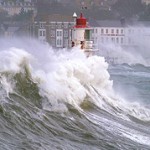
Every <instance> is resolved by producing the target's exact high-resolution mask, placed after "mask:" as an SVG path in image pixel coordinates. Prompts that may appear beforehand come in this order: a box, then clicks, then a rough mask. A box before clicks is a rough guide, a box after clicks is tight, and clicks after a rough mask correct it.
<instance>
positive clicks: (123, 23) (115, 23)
mask: <svg viewBox="0 0 150 150" xmlns="http://www.w3.org/2000/svg"><path fill="white" fill-rule="evenodd" d="M89 25H90V26H93V27H120V28H121V27H130V26H134V27H150V21H137V20H124V19H123V20H98V21H96V20H93V19H89Z"/></svg>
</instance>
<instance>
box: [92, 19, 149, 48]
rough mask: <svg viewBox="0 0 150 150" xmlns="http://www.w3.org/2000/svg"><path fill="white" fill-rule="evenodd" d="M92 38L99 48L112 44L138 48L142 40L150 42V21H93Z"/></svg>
mask: <svg viewBox="0 0 150 150" xmlns="http://www.w3.org/2000/svg"><path fill="white" fill-rule="evenodd" d="M90 25H91V26H93V34H92V38H93V40H94V43H95V45H96V46H97V47H100V46H101V45H103V44H104V45H105V44H108V43H112V44H114V45H118V46H138V44H139V42H140V39H141V40H142V39H144V40H145V41H146V40H150V21H145V22H142V21H130V22H126V21H125V20H124V19H121V20H101V21H95V22H94V21H91V22H90Z"/></svg>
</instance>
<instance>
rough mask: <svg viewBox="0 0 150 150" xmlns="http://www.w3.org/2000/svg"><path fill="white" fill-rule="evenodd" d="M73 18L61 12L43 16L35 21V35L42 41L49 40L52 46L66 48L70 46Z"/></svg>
mask: <svg viewBox="0 0 150 150" xmlns="http://www.w3.org/2000/svg"><path fill="white" fill-rule="evenodd" d="M73 25H74V21H73V18H72V17H70V16H62V15H59V14H54V15H49V16H46V17H44V16H42V17H41V18H39V17H38V18H36V20H35V22H34V26H33V29H34V36H35V37H37V38H38V39H39V40H40V41H42V42H48V43H49V44H50V45H51V46H52V47H55V48H65V47H69V46H70V44H71V43H70V41H71V39H70V38H71V28H72V27H73Z"/></svg>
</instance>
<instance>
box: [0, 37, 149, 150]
mask: <svg viewBox="0 0 150 150" xmlns="http://www.w3.org/2000/svg"><path fill="white" fill-rule="evenodd" d="M149 83H150V67H148V66H144V65H143V64H135V65H128V64H120V65H113V66H108V64H107V63H106V62H105V59H104V58H103V57H100V56H92V57H89V58H86V57H85V55H84V54H83V53H82V52H81V51H80V50H79V49H78V48H76V49H73V50H71V51H69V52H68V51H66V50H60V51H55V50H53V49H52V48H51V47H49V46H48V45H42V44H39V43H38V42H37V41H34V40H30V41H29V40H28V41H27V40H25V39H23V40H1V46H0V150H84V149H86V150H113V149H114V150H129V149H134V150H141V149H142V150H149V149H150V101H149V98H150V94H149V90H150V84H149Z"/></svg>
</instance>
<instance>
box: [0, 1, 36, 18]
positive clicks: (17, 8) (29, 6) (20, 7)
mask: <svg viewBox="0 0 150 150" xmlns="http://www.w3.org/2000/svg"><path fill="white" fill-rule="evenodd" d="M0 8H1V9H3V10H5V11H7V12H8V14H9V15H10V16H13V15H16V14H19V13H20V12H21V11H24V12H29V11H33V13H34V14H36V13H37V8H36V6H35V3H31V2H24V3H22V2H11V1H10V2H5V1H2V2H0Z"/></svg>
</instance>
